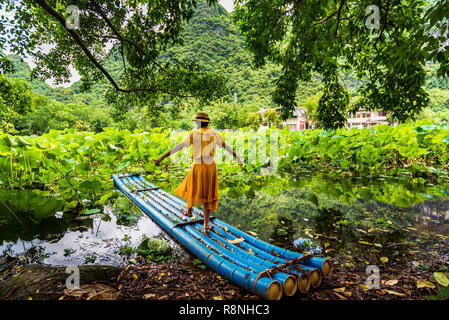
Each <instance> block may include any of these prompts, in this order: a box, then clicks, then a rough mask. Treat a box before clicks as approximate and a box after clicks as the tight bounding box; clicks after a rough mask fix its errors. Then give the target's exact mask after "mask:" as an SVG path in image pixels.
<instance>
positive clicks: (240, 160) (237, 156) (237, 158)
mask: <svg viewBox="0 0 449 320" xmlns="http://www.w3.org/2000/svg"><path fill="white" fill-rule="evenodd" d="M223 148H225V150H226V151H227V152H229V153H230V154H232V156H233V157H234V158H235V160H237V163H238V164H239V166H241V167H242V166H243V162H242V159H240V157H239V155H238V154H237V153H236V152H235V150H234V149H232V148H231V146H229V145H227V144H226V143H225V142H224V141H223Z"/></svg>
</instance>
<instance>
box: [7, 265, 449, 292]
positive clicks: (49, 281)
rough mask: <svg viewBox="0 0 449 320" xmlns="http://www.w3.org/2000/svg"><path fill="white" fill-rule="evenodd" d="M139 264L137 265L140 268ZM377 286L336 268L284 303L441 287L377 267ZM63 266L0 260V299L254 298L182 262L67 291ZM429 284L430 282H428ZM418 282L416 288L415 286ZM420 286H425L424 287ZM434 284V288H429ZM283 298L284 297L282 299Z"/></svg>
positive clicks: (85, 275)
mask: <svg viewBox="0 0 449 320" xmlns="http://www.w3.org/2000/svg"><path fill="white" fill-rule="evenodd" d="M139 262H140V264H139ZM379 271H380V275H381V276H380V283H379V288H377V289H376V288H372V289H369V288H368V287H367V286H366V280H367V278H368V276H369V274H367V273H366V267H363V266H362V267H359V268H357V267H355V268H344V267H341V266H339V265H338V264H335V266H334V273H333V274H332V276H331V277H329V278H325V279H323V282H322V284H321V285H320V287H319V288H315V289H311V290H310V291H309V292H308V293H306V294H299V293H297V294H295V296H293V297H288V299H289V300H295V299H296V300H404V299H405V300H417V299H418V300H422V299H426V297H428V296H431V295H435V294H437V293H438V291H439V289H440V287H441V286H440V285H439V284H438V283H437V282H436V281H435V279H433V276H432V274H433V272H434V271H435V270H433V269H432V267H431V268H430V269H428V270H422V269H420V268H418V267H416V266H414V265H411V266H410V267H407V268H399V267H397V268H395V267H380V270H379ZM68 276H69V274H67V273H66V272H65V267H46V266H42V265H36V264H34V265H24V266H20V265H17V260H15V259H14V258H3V259H1V260H0V299H1V300H27V299H28V300H31V299H32V300H57V299H59V300H84V299H87V300H137V299H139V300H259V299H260V298H259V297H257V296H255V295H253V294H251V293H249V292H247V291H246V290H243V289H241V288H239V287H237V286H235V285H233V284H232V283H230V282H229V281H227V280H226V279H224V278H222V277H221V276H219V275H218V274H217V273H215V272H214V271H212V270H210V269H208V268H206V267H205V266H204V265H202V264H198V263H194V261H193V260H191V259H187V260H184V261H183V262H182V263H181V262H176V261H175V262H172V263H170V264H168V263H158V264H156V263H153V264H149V263H147V262H145V261H144V260H143V259H141V260H139V259H138V262H137V264H136V265H129V266H127V267H126V268H123V269H120V268H117V267H112V266H81V267H80V284H81V288H80V289H67V288H66V285H65V282H66V279H67V277H68ZM429 282H430V284H429ZM419 283H421V284H419ZM423 283H424V285H423ZM431 284H433V287H432V285H431ZM284 298H285V297H284Z"/></svg>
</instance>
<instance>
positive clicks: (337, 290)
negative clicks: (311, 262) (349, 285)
mask: <svg viewBox="0 0 449 320" xmlns="http://www.w3.org/2000/svg"><path fill="white" fill-rule="evenodd" d="M345 289H346V287H341V288H334V289H333V291H334V292H343V291H345Z"/></svg>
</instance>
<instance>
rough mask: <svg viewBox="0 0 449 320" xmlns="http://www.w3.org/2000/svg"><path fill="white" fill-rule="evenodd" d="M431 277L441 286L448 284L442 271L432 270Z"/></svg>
mask: <svg viewBox="0 0 449 320" xmlns="http://www.w3.org/2000/svg"><path fill="white" fill-rule="evenodd" d="M433 277H434V278H435V280H436V281H437V282H438V283H439V284H441V285H442V286H443V287H446V286H449V279H448V278H447V277H446V275H445V274H444V273H442V272H434V273H433Z"/></svg>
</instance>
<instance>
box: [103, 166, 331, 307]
mask: <svg viewBox="0 0 449 320" xmlns="http://www.w3.org/2000/svg"><path fill="white" fill-rule="evenodd" d="M112 178H113V179H114V182H115V184H116V186H117V187H118V189H119V190H120V191H122V192H123V193H124V195H125V196H126V197H127V198H128V199H129V200H131V201H132V202H133V203H134V204H135V205H136V206H137V207H138V208H139V209H140V210H142V211H143V212H144V213H145V214H147V215H148V216H149V217H150V218H151V219H153V220H154V221H155V222H157V223H158V224H159V225H160V226H161V227H162V228H163V229H164V230H165V231H166V232H168V233H169V234H170V235H171V236H172V237H173V238H175V239H176V240H178V241H179V242H180V243H181V244H182V245H183V246H184V247H185V248H187V249H188V250H189V251H190V252H191V253H192V254H193V255H195V256H196V257H198V258H199V259H200V260H201V261H202V262H203V263H204V264H205V265H207V266H208V267H209V268H211V269H212V270H214V271H215V272H217V273H218V274H220V275H221V276H223V277H224V278H226V279H227V280H229V281H231V282H233V283H234V284H236V285H237V286H239V287H241V288H244V289H246V290H248V291H250V292H252V293H253V294H256V295H258V296H260V297H262V298H264V299H269V300H279V299H281V297H282V295H283V294H285V295H286V296H293V295H294V294H295V293H296V292H300V293H306V292H307V291H309V289H310V288H311V287H312V288H316V287H318V286H319V285H320V284H321V281H322V278H323V277H329V276H330V275H331V274H332V270H333V266H332V262H331V260H330V259H328V258H320V257H316V256H313V255H309V254H305V255H303V254H300V253H297V252H293V251H290V250H286V249H283V248H280V247H277V246H274V245H272V244H269V243H267V242H264V241H262V240H260V239H257V238H256V237H254V236H252V235H250V234H247V233H246V232H243V231H241V230H239V229H237V228H235V227H233V226H231V225H229V224H227V223H225V222H223V221H221V220H219V219H217V218H215V217H212V216H211V217H210V222H209V225H210V226H211V230H210V231H209V235H208V236H206V235H205V234H204V233H203V232H202V230H203V222H204V220H203V211H202V210H200V209H198V208H195V207H194V208H193V214H194V216H193V217H192V218H190V217H187V216H185V215H184V214H183V210H185V209H186V202H185V201H184V200H182V199H180V198H177V197H175V196H173V195H171V194H170V193H168V192H165V191H164V190H162V189H160V188H158V187H157V186H155V185H153V184H151V183H149V182H148V181H147V180H145V178H144V177H143V176H142V175H133V174H119V175H113V176H112ZM195 216H196V217H195Z"/></svg>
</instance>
